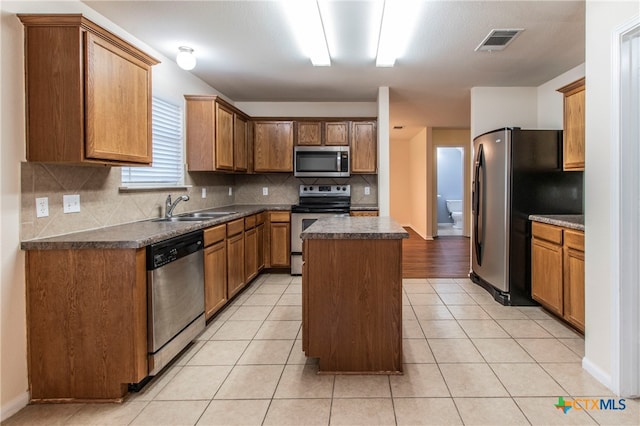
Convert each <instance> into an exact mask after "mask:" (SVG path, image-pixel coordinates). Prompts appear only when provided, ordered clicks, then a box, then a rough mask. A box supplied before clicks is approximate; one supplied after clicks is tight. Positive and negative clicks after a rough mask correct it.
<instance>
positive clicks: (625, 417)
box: [589, 398, 640, 426]
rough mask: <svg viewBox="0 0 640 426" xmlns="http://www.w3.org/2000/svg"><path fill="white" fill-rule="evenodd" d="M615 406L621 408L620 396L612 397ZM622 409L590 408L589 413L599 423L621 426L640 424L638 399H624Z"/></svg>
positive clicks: (639, 400) (639, 403)
mask: <svg viewBox="0 0 640 426" xmlns="http://www.w3.org/2000/svg"><path fill="white" fill-rule="evenodd" d="M614 399H615V401H616V405H615V406H616V407H617V408H622V405H621V404H620V398H614ZM624 404H625V408H624V410H591V411H589V414H590V415H591V417H593V418H594V419H595V420H596V421H597V422H598V423H599V424H601V425H611V426H621V425H635V426H637V425H639V424H640V399H628V398H626V399H625V400H624Z"/></svg>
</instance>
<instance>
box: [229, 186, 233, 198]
mask: <svg viewBox="0 0 640 426" xmlns="http://www.w3.org/2000/svg"><path fill="white" fill-rule="evenodd" d="M232 195H233V188H232V187H229V197H231V196H232Z"/></svg>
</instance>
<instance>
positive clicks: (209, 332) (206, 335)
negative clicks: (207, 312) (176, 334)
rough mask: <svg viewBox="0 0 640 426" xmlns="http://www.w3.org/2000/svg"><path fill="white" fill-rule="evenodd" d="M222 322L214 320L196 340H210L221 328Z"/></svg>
mask: <svg viewBox="0 0 640 426" xmlns="http://www.w3.org/2000/svg"><path fill="white" fill-rule="evenodd" d="M223 324H224V321H220V320H218V319H215V320H213V321H211V322H210V323H209V324H207V328H205V329H204V331H203V332H202V333H201V334H200V335H199V336H198V337H197V340H210V339H211V337H213V335H214V334H215V333H216V331H218V330H219V329H220V327H222V325H223Z"/></svg>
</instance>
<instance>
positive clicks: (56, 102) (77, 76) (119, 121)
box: [18, 14, 158, 165]
mask: <svg viewBox="0 0 640 426" xmlns="http://www.w3.org/2000/svg"><path fill="white" fill-rule="evenodd" d="M18 17H19V18H20V20H21V21H22V23H23V25H24V27H25V75H26V124H27V132H26V133H27V160H28V161H42V162H61V163H95V164H113V165H127V164H132V165H139V164H151V161H152V135H151V67H152V66H153V65H155V64H157V63H158V61H157V60H156V59H154V58H152V57H151V56H149V55H147V54H146V53H144V52H142V51H141V50H139V49H137V48H136V47H134V46H132V45H131V44H129V43H127V42H126V41H124V40H122V39H121V38H119V37H117V36H116V35H114V34H112V33H110V32H109V31H107V30H105V29H103V28H101V27H99V26H98V25H96V24H95V23H93V22H91V21H89V20H88V19H86V18H84V17H83V16H82V15H79V14H73V15H68V14H67V15H31V14H26V15H25V14H20V15H18Z"/></svg>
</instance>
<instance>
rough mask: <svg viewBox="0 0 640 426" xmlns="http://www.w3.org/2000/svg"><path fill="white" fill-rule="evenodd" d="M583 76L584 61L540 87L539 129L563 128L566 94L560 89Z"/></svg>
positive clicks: (538, 97)
mask: <svg viewBox="0 0 640 426" xmlns="http://www.w3.org/2000/svg"><path fill="white" fill-rule="evenodd" d="M582 77H584V63H583V64H580V65H578V66H577V67H575V68H572V69H570V70H569V71H567V72H565V73H563V74H561V75H559V76H558V77H556V78H554V79H553V80H549V81H548V82H546V83H545V84H543V85H541V86H539V87H538V90H537V92H538V93H537V99H538V114H537V116H538V126H537V128H538V129H562V126H563V116H564V112H563V108H564V102H563V98H564V95H563V94H562V93H560V92H558V89H559V88H561V87H562V86H566V85H567V84H569V83H572V82H574V81H576V80H578V79H581V78H582Z"/></svg>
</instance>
